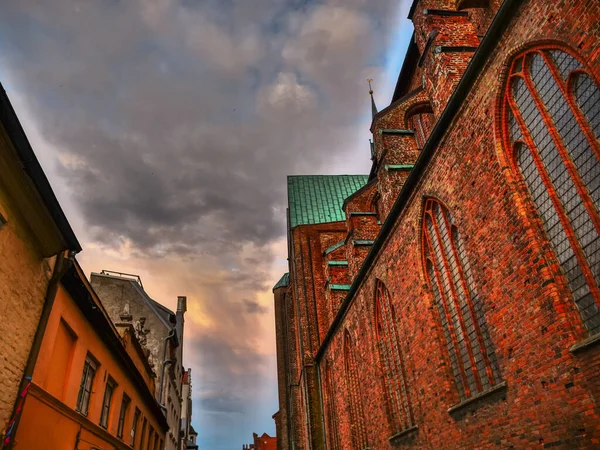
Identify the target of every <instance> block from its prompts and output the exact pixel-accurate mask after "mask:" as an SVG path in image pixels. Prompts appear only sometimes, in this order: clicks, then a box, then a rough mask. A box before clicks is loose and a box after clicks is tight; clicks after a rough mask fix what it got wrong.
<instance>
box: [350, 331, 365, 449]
mask: <svg viewBox="0 0 600 450" xmlns="http://www.w3.org/2000/svg"><path fill="white" fill-rule="evenodd" d="M344 364H345V368H346V388H347V390H348V397H349V401H350V423H351V434H352V436H351V437H352V443H353V444H354V447H355V450H363V449H366V448H367V447H368V440H367V430H366V428H365V413H364V410H363V406H362V400H361V395H360V383H359V381H358V366H357V363H356V355H355V354H354V346H353V344H352V338H351V337H350V333H349V332H348V330H346V331H345V333H344Z"/></svg>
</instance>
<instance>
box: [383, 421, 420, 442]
mask: <svg viewBox="0 0 600 450" xmlns="http://www.w3.org/2000/svg"><path fill="white" fill-rule="evenodd" d="M417 431H419V426H418V425H413V426H412V427H410V428H407V429H405V430H402V431H400V432H398V433H396V434H394V435H392V436H390V437H389V438H388V441H390V445H392V446H394V447H395V446H397V445H398V444H400V442H398V441H400V440H402V438H404V437H406V436H409V435H412V434H413V433H416V432H417Z"/></svg>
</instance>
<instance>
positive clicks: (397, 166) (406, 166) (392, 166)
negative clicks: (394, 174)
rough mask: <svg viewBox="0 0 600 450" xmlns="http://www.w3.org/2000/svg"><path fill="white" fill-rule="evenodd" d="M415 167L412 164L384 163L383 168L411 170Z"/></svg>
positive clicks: (388, 169)
mask: <svg viewBox="0 0 600 450" xmlns="http://www.w3.org/2000/svg"><path fill="white" fill-rule="evenodd" d="M413 167H415V165H414V164H386V165H385V166H383V168H384V169H385V170H387V171H390V170H412V168H413Z"/></svg>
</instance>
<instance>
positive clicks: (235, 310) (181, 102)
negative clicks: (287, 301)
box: [0, 0, 412, 450]
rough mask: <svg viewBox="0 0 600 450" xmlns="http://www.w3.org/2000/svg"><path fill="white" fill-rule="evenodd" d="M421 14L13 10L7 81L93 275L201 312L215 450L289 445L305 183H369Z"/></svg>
mask: <svg viewBox="0 0 600 450" xmlns="http://www.w3.org/2000/svg"><path fill="white" fill-rule="evenodd" d="M407 3H408V2H406V1H404V2H403V1H402V0H320V1H311V0H52V1H40V0H2V2H1V3H0V81H2V83H3V85H4V87H5V89H6V91H7V92H8V95H9V97H10V98H11V100H12V102H13V104H14V106H15V109H16V110H17V114H18V115H19V117H20V120H21V122H22V124H23V126H24V128H25V130H26V132H27V134H28V136H29V139H30V141H31V143H32V145H33V147H34V150H35V151H36V154H37V155H38V158H39V159H40V161H41V163H42V165H43V167H44V169H45V170H46V172H47V174H48V177H49V178H50V181H51V183H52V185H53V187H54V190H55V192H56V194H57V196H58V198H59V199H60V201H61V203H62V205H63V208H64V210H65V212H66V213H67V215H68V217H69V220H70V222H71V224H72V226H73V228H74V229H75V231H76V233H77V235H78V237H79V239H80V241H81V242H82V245H83V247H84V251H83V253H82V254H81V255H80V256H79V259H80V261H81V263H82V265H83V267H84V269H85V270H86V271H87V272H88V273H89V272H91V271H100V270H101V269H111V270H119V271H124V272H131V273H136V274H140V275H141V276H142V280H143V282H144V286H145V287H146V290H147V291H148V292H149V293H150V295H152V296H153V297H154V298H155V299H156V300H158V301H160V302H162V303H163V304H165V305H167V306H170V307H174V306H175V303H176V297H177V295H187V296H188V303H189V312H188V315H187V318H186V334H185V340H186V342H185V350H184V351H185V354H184V358H185V364H186V366H190V367H192V370H193V396H194V421H193V422H194V426H195V428H196V430H198V431H199V443H200V448H201V449H210V450H237V449H239V448H241V445H242V444H243V443H245V442H250V440H251V437H252V432H253V431H256V432H257V433H259V434H261V433H262V432H264V431H266V432H268V433H270V434H273V433H274V431H275V427H274V423H273V420H272V419H271V416H272V414H273V413H275V412H276V411H277V396H276V373H275V342H274V326H273V306H272V294H271V287H272V286H273V284H274V283H275V282H276V281H277V280H278V278H279V277H280V276H281V275H282V274H283V273H284V272H286V271H287V262H286V244H285V206H286V175H288V174H306V173H367V172H368V170H369V145H368V138H369V133H368V126H369V115H370V107H369V99H368V93H367V90H368V87H367V83H366V79H367V78H374V79H375V88H376V100H377V102H378V104H379V106H380V107H384V106H386V105H387V104H388V103H389V100H390V98H391V94H392V91H393V86H394V82H395V79H396V77H397V75H398V71H399V68H400V65H401V62H402V58H403V55H404V52H405V48H406V44H407V42H408V39H409V37H410V33H411V31H412V30H411V26H410V25H409V24H408V23H407V21H406V20H405V17H406V15H407V11H408V6H409V5H408V4H407Z"/></svg>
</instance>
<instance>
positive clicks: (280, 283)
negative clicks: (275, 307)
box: [273, 273, 290, 290]
mask: <svg viewBox="0 0 600 450" xmlns="http://www.w3.org/2000/svg"><path fill="white" fill-rule="evenodd" d="M289 284H290V274H289V273H284V274H283V276H282V277H281V279H280V280H279V281H278V282H277V284H276V285H275V286H273V290H275V289H278V288H280V287H286V286H288V285H289Z"/></svg>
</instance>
